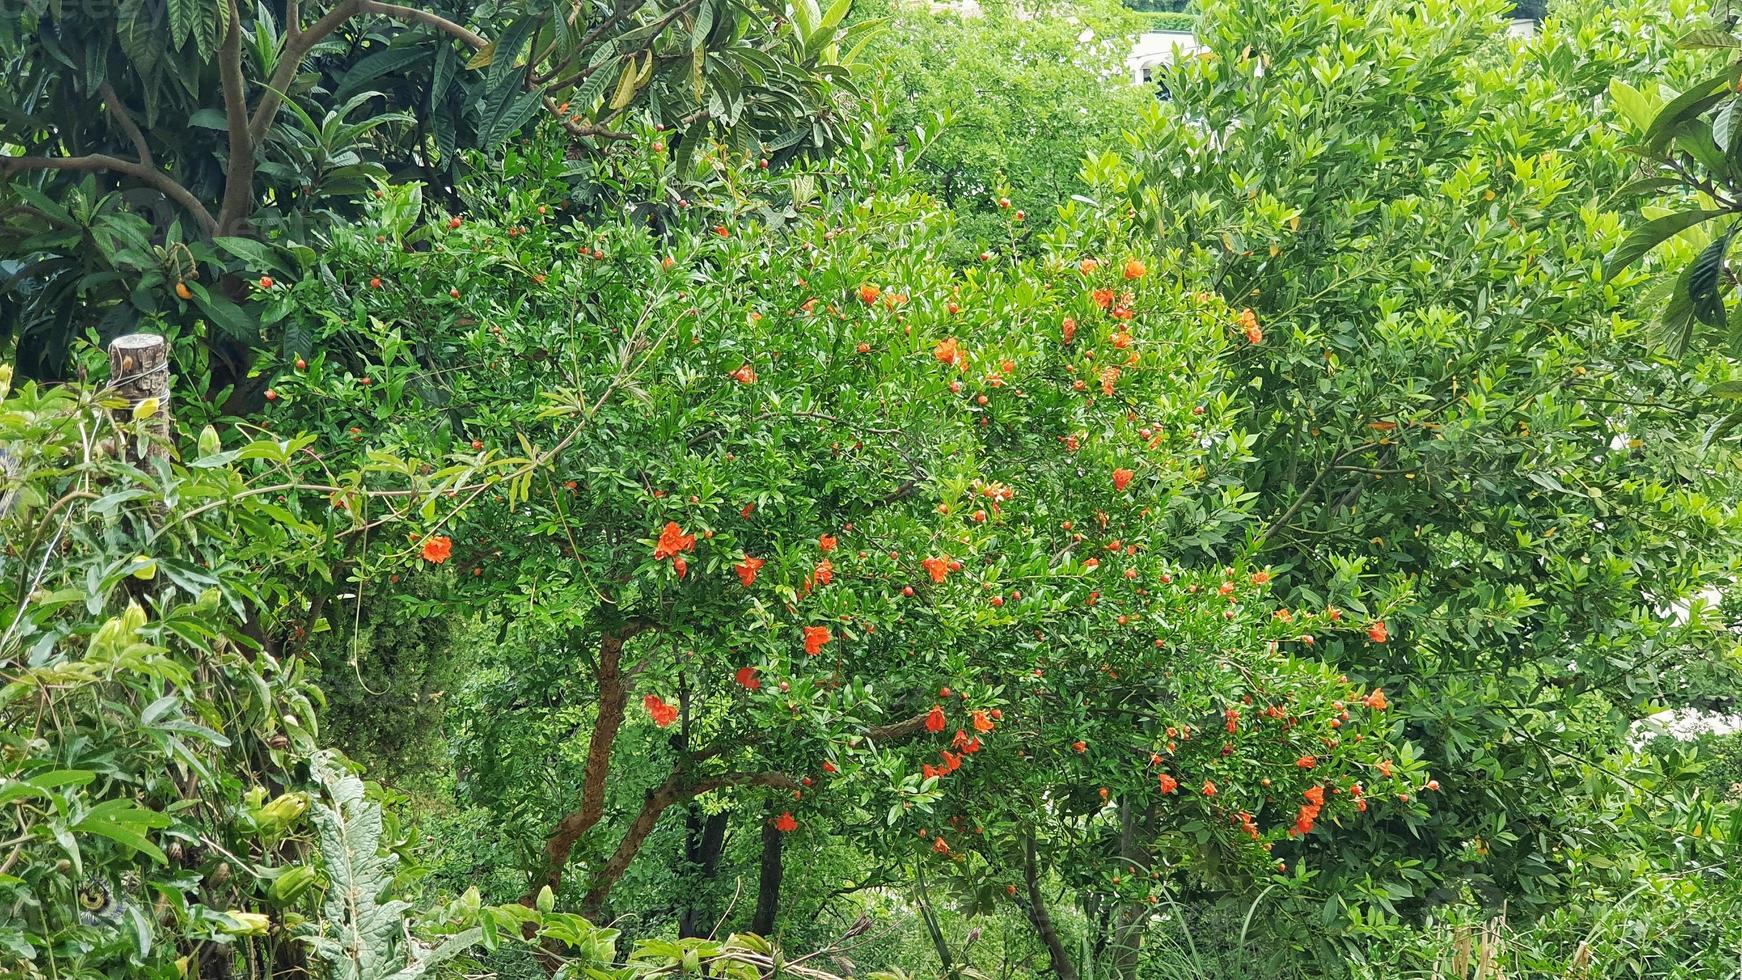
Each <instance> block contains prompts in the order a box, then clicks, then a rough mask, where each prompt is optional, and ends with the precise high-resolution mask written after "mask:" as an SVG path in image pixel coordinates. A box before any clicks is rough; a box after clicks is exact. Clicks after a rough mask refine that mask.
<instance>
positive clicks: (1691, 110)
mask: <svg viewBox="0 0 1742 980" xmlns="http://www.w3.org/2000/svg"><path fill="white" fill-rule="evenodd" d="M1739 76H1742V64H1735V65H1731V66H1730V67H1728V68H1726V69H1724V71H1723V72H1721V73H1719V74H1717V75H1713V76H1711V77H1710V78H1707V79H1706V80H1704V81H1702V82H1699V83H1698V84H1696V85H1694V86H1692V87H1690V88H1689V89H1688V90H1687V91H1685V92H1683V93H1682V94H1680V95H1678V96H1676V97H1675V98H1673V99H1671V100H1670V101H1669V104H1668V105H1665V106H1664V107H1663V108H1662V109H1661V110H1659V111H1658V113H1657V116H1656V118H1654V119H1652V121H1651V125H1650V126H1649V127H1647V128H1646V130H1645V145H1646V148H1647V149H1648V150H1649V152H1651V153H1654V154H1655V153H1660V152H1662V151H1663V148H1664V147H1665V146H1668V145H1669V141H1670V140H1672V139H1674V138H1675V134H1676V130H1677V129H1679V128H1680V127H1681V124H1682V123H1684V122H1687V121H1688V120H1690V119H1693V118H1695V117H1697V116H1699V115H1700V114H1701V113H1703V112H1705V111H1706V110H1707V109H1709V108H1711V107H1712V106H1713V105H1715V104H1716V103H1717V102H1718V100H1719V99H1722V98H1724V97H1725V96H1726V95H1728V94H1729V92H1730V89H1731V87H1732V86H1734V85H1735V84H1736V79H1737V78H1738V77H1739Z"/></svg>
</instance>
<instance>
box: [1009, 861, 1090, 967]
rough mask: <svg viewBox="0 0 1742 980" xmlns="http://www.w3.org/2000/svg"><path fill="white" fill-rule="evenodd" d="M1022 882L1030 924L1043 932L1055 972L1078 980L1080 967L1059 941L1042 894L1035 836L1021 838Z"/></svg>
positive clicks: (1043, 940) (1036, 930)
mask: <svg viewBox="0 0 1742 980" xmlns="http://www.w3.org/2000/svg"><path fill="white" fill-rule="evenodd" d="M1022 879H1023V883H1024V884H1026V885H1027V886H1028V904H1027V907H1026V911H1027V912H1028V921H1029V922H1030V923H1032V924H1033V925H1034V931H1035V932H1038V933H1040V938H1041V941H1042V942H1044V943H1045V944H1046V954H1047V956H1048V958H1050V959H1051V960H1052V972H1053V973H1054V974H1056V975H1057V976H1058V978H1059V980H1077V966H1076V964H1075V963H1073V962H1071V954H1070V953H1069V952H1068V951H1067V950H1066V949H1065V944H1064V940H1062V939H1060V938H1059V934H1058V928H1057V927H1056V926H1054V925H1053V921H1052V916H1051V915H1050V914H1048V913H1047V910H1046V896H1044V895H1042V894H1041V893H1040V862H1039V860H1038V859H1037V858H1036V856H1035V853H1034V835H1033V834H1032V833H1030V834H1025V835H1023V838H1022Z"/></svg>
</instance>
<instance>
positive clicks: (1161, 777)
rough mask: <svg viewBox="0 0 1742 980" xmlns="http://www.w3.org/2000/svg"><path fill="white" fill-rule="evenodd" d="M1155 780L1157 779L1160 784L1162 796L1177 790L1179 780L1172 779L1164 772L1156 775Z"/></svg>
mask: <svg viewBox="0 0 1742 980" xmlns="http://www.w3.org/2000/svg"><path fill="white" fill-rule="evenodd" d="M1156 779H1157V781H1159V782H1160V783H1161V792H1162V794H1163V795H1166V794H1168V793H1171V792H1173V791H1174V790H1176V789H1179V780H1177V779H1175V778H1173V777H1172V776H1169V775H1168V774H1167V773H1165V772H1164V773H1158V774H1157V775H1156Z"/></svg>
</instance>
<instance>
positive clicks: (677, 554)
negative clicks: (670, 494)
mask: <svg viewBox="0 0 1742 980" xmlns="http://www.w3.org/2000/svg"><path fill="white" fill-rule="evenodd" d="M694 550H696V536H695V535H693V534H685V533H683V528H681V527H678V526H677V522H676V521H666V522H665V527H664V529H662V530H661V531H660V532H659V541H658V542H657V543H656V544H654V546H653V560H654V561H665V560H666V559H668V558H669V559H671V567H672V569H673V570H674V571H676V572H677V577H678V578H683V577H684V575H685V574H686V573H688V572H689V570H690V564H689V562H687V561H685V560H684V557H683V556H684V552H686V551H694Z"/></svg>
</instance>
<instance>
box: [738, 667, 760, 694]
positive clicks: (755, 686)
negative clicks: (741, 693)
mask: <svg viewBox="0 0 1742 980" xmlns="http://www.w3.org/2000/svg"><path fill="white" fill-rule="evenodd" d="M734 679H735V680H736V681H737V682H738V686H739V687H742V688H743V689H745V690H746V691H759V690H761V689H762V678H760V677H757V676H756V668H755V667H739V668H738V673H737V675H736V676H735V678H734Z"/></svg>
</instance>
